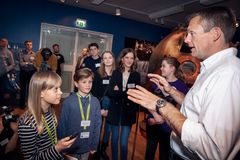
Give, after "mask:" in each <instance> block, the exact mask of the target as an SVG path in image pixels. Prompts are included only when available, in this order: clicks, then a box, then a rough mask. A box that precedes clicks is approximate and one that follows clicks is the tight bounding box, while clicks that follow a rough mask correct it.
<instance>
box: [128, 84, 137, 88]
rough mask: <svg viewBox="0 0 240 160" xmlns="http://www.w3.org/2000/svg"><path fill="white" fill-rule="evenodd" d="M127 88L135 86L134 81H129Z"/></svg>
mask: <svg viewBox="0 0 240 160" xmlns="http://www.w3.org/2000/svg"><path fill="white" fill-rule="evenodd" d="M127 88H135V83H129V84H128V85H127Z"/></svg>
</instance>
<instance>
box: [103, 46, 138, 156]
mask: <svg viewBox="0 0 240 160" xmlns="http://www.w3.org/2000/svg"><path fill="white" fill-rule="evenodd" d="M135 60H136V55H135V51H134V50H133V49H131V48H125V49H123V50H122V51H121V53H120V57H119V67H118V69H116V70H115V71H114V72H113V74H112V78H111V80H110V85H109V92H108V93H109V96H110V97H111V107H110V108H109V111H108V117H107V121H108V123H110V124H111V131H112V139H111V141H112V142H111V143H112V159H113V160H117V159H118V141H119V134H120V158H121V159H122V160H126V159H128V158H127V152H128V138H129V134H130V131H131V127H132V124H134V123H135V122H136V112H137V110H138V105H137V104H135V103H133V102H131V101H129V100H128V98H127V94H126V92H127V90H128V89H129V88H135V86H136V85H139V84H140V74H139V73H138V72H136V71H135V66H136V65H135V64H136V62H135Z"/></svg>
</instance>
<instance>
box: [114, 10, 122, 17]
mask: <svg viewBox="0 0 240 160" xmlns="http://www.w3.org/2000/svg"><path fill="white" fill-rule="evenodd" d="M115 15H116V16H121V10H120V8H116V14H115Z"/></svg>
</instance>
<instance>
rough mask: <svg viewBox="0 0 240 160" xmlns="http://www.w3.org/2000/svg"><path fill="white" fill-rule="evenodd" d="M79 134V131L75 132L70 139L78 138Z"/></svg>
mask: <svg viewBox="0 0 240 160" xmlns="http://www.w3.org/2000/svg"><path fill="white" fill-rule="evenodd" d="M77 136H79V132H74V133H73V134H72V135H71V136H69V137H70V139H69V140H71V139H73V138H76V137H77Z"/></svg>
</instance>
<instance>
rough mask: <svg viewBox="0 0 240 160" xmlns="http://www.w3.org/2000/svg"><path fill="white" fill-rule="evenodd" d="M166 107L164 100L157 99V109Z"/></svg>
mask: <svg viewBox="0 0 240 160" xmlns="http://www.w3.org/2000/svg"><path fill="white" fill-rule="evenodd" d="M165 105H166V101H165V100H164V99H159V100H158V101H157V106H158V107H159V108H162V107H164V106H165Z"/></svg>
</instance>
